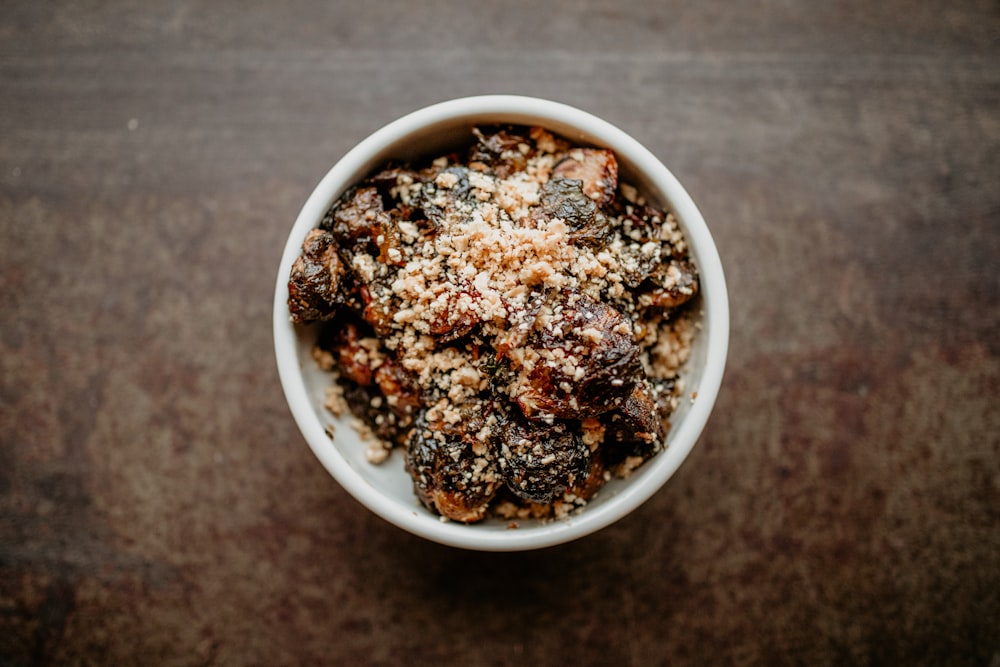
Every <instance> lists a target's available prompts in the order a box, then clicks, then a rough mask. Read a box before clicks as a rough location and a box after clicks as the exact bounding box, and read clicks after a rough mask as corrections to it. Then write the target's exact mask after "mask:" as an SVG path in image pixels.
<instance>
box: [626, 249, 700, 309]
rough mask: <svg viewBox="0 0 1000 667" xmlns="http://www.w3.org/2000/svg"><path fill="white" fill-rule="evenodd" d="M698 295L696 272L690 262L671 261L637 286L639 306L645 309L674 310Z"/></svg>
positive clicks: (662, 265) (658, 267) (660, 266)
mask: <svg viewBox="0 0 1000 667" xmlns="http://www.w3.org/2000/svg"><path fill="white" fill-rule="evenodd" d="M697 293H698V272H697V270H696V269H695V268H694V265H693V264H691V263H690V262H685V261H682V260H671V261H669V262H664V263H662V264H660V265H659V266H657V267H656V270H655V271H654V272H653V274H652V275H651V276H650V277H649V278H648V279H647V280H646V281H645V282H644V283H643V284H642V285H640V286H639V290H638V297H639V298H638V301H639V305H640V306H643V307H647V308H676V307H677V306H679V305H681V304H683V303H685V302H687V301H690V300H691V299H692V298H694V296H695V295H696V294H697Z"/></svg>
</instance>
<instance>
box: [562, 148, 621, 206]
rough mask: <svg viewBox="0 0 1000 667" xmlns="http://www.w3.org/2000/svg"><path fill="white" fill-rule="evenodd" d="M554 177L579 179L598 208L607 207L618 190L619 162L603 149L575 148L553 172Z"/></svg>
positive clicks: (585, 192)
mask: <svg viewBox="0 0 1000 667" xmlns="http://www.w3.org/2000/svg"><path fill="white" fill-rule="evenodd" d="M552 176H553V177H560V178H569V179H577V180H579V181H581V182H582V184H583V192H584V194H586V195H587V196H588V197H590V199H592V200H593V201H595V202H596V203H597V205H598V206H607V205H608V204H610V203H611V201H612V200H613V199H614V197H615V190H617V189H618V161H617V160H616V159H615V154H614V153H612V152H611V151H609V150H605V149H603V148H575V149H573V150H571V151H570V152H569V155H568V156H567V157H566V158H564V159H563V160H562V161H560V162H559V164H557V165H556V166H555V169H553V170H552Z"/></svg>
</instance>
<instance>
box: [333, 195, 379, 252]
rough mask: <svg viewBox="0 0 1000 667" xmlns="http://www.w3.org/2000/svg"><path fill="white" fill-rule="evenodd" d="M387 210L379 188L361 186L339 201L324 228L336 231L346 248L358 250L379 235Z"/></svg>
mask: <svg viewBox="0 0 1000 667" xmlns="http://www.w3.org/2000/svg"><path fill="white" fill-rule="evenodd" d="M384 213H385V211H384V210H383V208H382V195H380V194H379V191H378V189H377V188H374V187H362V188H357V189H356V190H354V191H353V192H348V193H346V194H345V195H343V196H342V197H341V198H340V200H338V202H337V203H336V204H335V205H334V207H333V208H332V209H331V211H330V213H328V214H327V216H326V217H325V218H323V222H322V223H320V227H321V228H322V229H327V230H329V231H330V232H332V233H333V235H334V237H335V238H336V239H337V241H338V242H339V243H340V244H341V246H342V247H343V248H345V249H351V250H352V251H355V252H356V251H358V250H360V248H361V247H363V246H364V245H365V244H367V243H369V242H371V241H373V240H374V239H375V237H376V236H377V235H378V228H379V225H380V218H381V217H382V215H383V214H384Z"/></svg>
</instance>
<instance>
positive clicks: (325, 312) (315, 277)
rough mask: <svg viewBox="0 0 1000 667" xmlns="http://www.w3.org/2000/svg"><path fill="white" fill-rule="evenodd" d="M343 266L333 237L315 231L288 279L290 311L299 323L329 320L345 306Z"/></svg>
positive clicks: (307, 241)
mask: <svg viewBox="0 0 1000 667" xmlns="http://www.w3.org/2000/svg"><path fill="white" fill-rule="evenodd" d="M343 275H344V265H343V263H342V262H341V261H340V257H339V256H338V255H337V242H336V241H335V240H334V238H333V235H332V234H330V233H329V232H327V231H324V230H322V229H313V230H311V231H310V232H309V233H308V234H306V238H305V240H304V241H303V242H302V252H301V254H299V256H298V257H296V258H295V262H294V263H293V264H292V271H291V274H290V275H289V278H288V311H289V313H291V316H292V320H293V321H294V322H297V323H308V322H317V321H321V320H328V319H330V318H332V317H333V316H334V315H335V314H336V313H337V306H338V305H339V304H340V303H342V302H343V299H342V295H341V289H340V288H341V279H342V277H343Z"/></svg>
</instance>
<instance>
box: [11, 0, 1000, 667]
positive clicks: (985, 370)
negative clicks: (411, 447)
mask: <svg viewBox="0 0 1000 667" xmlns="http://www.w3.org/2000/svg"><path fill="white" fill-rule="evenodd" d="M147 4H150V3H145V2H135V1H132V0H116V1H113V2H112V1H108V2H102V1H99V0H90V1H80V2H51V3H42V2H33V1H28V0H24V1H21V0H15V1H13V2H6V3H4V6H3V9H2V11H0V324H2V329H0V367H2V378H0V665H34V664H57V663H59V664H82V665H90V664H93V665H98V664H101V665H153V664H156V665H202V664H215V665H243V664H257V665H303V664H321V663H336V662H339V663H341V664H361V663H368V664H375V665H402V664H419V663H423V664H469V665H481V664H482V665H494V664H495V665H501V664H524V665H531V664H561V665H597V664H607V665H633V666H637V665H650V664H667V663H670V664H675V665H681V664H691V665H719V664H810V665H814V664H860V665H865V664H868V665H879V664H889V665H899V664H959V665H992V666H993V667H996V666H997V665H1000V632H998V626H1000V509H998V507H1000V463H998V454H1000V409H998V395H1000V295H998V269H1000V185H998V184H1000V6H998V5H997V3H996V2H995V1H993V0H983V1H981V2H975V1H972V0H960V1H958V2H936V3H935V2H906V1H903V0H890V1H888V2H879V3H870V2H862V1H858V2H810V1H807V0H799V1H796V0H786V1H758V2H745V3H724V2H677V3H648V2H635V3H622V2H620V1H615V0H608V1H605V0H592V1H589V2H579V3H570V2H557V3H544V2H539V1H537V0H536V1H515V2H502V3H500V2H494V3H448V2H421V3H417V2H381V3H377V4H376V3H360V2H358V3H346V2H345V3H328V2H319V1H315V2H306V1H302V2H292V3H279V2H263V1H260V0H258V1H255V2H236V1H229V0H226V1H219V2H212V3H208V2H205V3H199V2H191V1H186V0H185V1H179V2H173V3H160V5H161V6H159V7H153V6H149V7H147ZM485 92H504V93H523V94H531V95H538V96H543V97H548V98H552V99H555V100H559V101H564V102H568V103H570V104H574V105H577V106H579V107H582V108H584V109H586V110H588V111H591V112H593V113H595V114H597V115H599V116H602V117H604V118H606V119H607V120H609V121H611V122H612V123H614V124H616V125H618V126H620V127H622V128H623V129H624V130H626V131H627V132H629V133H631V134H633V135H634V136H635V137H637V138H638V139H639V140H640V141H642V142H644V143H645V144H646V145H647V146H649V147H650V149H652V150H653V152H654V153H656V154H657V155H658V156H659V157H660V158H661V159H662V160H663V161H664V162H665V163H666V164H667V165H668V166H669V167H670V168H671V169H672V170H673V171H674V173H675V174H676V175H677V176H678V177H679V178H680V179H681V181H682V182H683V183H685V185H686V186H687V187H688V189H689V191H690V192H691V194H692V196H693V197H694V199H695V200H696V201H697V202H698V203H699V205H700V207H701V209H702V212H703V213H704V215H705V218H706V219H707V220H708V223H709V225H710V227H711V229H712V230H713V233H714V235H715V238H716V241H717V243H718V246H719V250H720V253H721V255H722V260H723V263H724V265H725V268H726V271H727V275H728V279H729V283H730V294H731V303H732V320H733V322H732V324H733V326H732V345H731V350H730V361H729V365H728V368H727V375H726V379H725V382H724V385H723V388H722V392H721V395H720V397H719V401H718V404H717V406H716V410H715V412H714V414H713V417H712V419H711V421H710V423H709V425H708V428H707V430H706V432H705V434H704V437H703V438H702V440H701V442H700V444H699V445H698V446H697V447H696V448H695V450H694V452H693V454H692V455H691V457H690V458H689V459H688V461H687V462H686V463H685V464H684V466H683V467H682V468H681V470H680V471H679V473H678V474H677V475H676V476H675V477H674V478H673V479H672V480H671V481H670V483H669V484H668V485H667V486H666V487H665V488H664V489H663V490H662V491H661V492H660V493H659V494H658V495H657V496H656V497H655V498H654V499H653V500H651V501H650V502H649V503H647V504H646V505H645V506H643V507H642V508H641V509H639V510H638V511H636V512H635V513H634V514H633V515H631V516H629V517H628V518H626V519H625V520H623V521H622V522H620V523H619V524H617V525H615V526H613V527H611V528H608V529H606V530H604V531H603V532H601V533H599V534H597V535H594V536H592V537H589V538H587V539H583V540H580V541H579V542H577V543H574V544H570V545H566V546H562V547H557V548H553V549H549V550H545V551H540V552H533V553H525V554H512V555H496V554H493V555H490V554H478V553H467V552H462V551H457V550H452V549H449V548H444V547H440V546H437V545H435V544H431V543H428V542H425V541H422V540H420V539H418V538H415V537H411V536H409V535H408V534H406V533H403V532H401V531H400V530H397V529H396V528H394V527H392V526H390V525H388V524H386V523H385V522H383V521H382V520H380V519H378V518H376V517H374V516H373V515H372V514H370V513H368V512H367V511H366V510H364V509H363V508H362V507H361V506H360V505H358V504H357V503H356V502H355V501H354V500H353V499H351V498H350V497H349V496H348V495H347V494H346V493H345V492H344V491H343V490H342V489H341V488H340V487H339V486H337V484H336V483H335V482H334V481H333V480H332V479H331V478H330V477H329V476H328V475H327V473H326V472H325V471H324V470H323V468H322V467H321V466H320V465H319V463H318V462H317V461H316V460H315V459H314V457H313V455H312V454H311V453H310V451H309V449H308V448H307V446H306V445H305V443H304V441H303V439H302V437H301V436H300V435H299V433H298V431H297V430H296V427H295V425H294V423H293V421H292V418H291V416H290V414H289V412H288V409H287V407H286V405H285V403H284V399H283V397H282V394H281V390H280V387H279V385H278V380H277V374H276V370H275V364H274V361H273V353H272V347H271V334H270V309H271V295H272V290H273V284H274V278H275V273H274V272H275V270H276V267H277V264H278V260H279V255H280V252H281V249H282V245H283V243H284V237H285V235H286V234H287V233H288V231H289V229H290V226H291V224H292V221H293V220H294V218H295V216H296V214H297V212H298V209H299V208H300V206H301V205H302V203H303V202H304V201H305V198H306V196H307V195H308V193H309V192H310V190H311V189H312V187H313V186H314V185H315V183H316V182H317V181H318V180H319V178H320V177H321V176H322V175H323V174H324V173H325V171H326V170H327V169H328V168H329V167H330V166H331V165H332V164H333V163H334V162H335V161H336V160H337V159H338V158H339V157H340V156H341V155H342V154H343V153H344V152H345V151H346V150H347V149H349V148H350V147H351V146H352V145H353V144H354V143H356V142H357V141H358V140H360V139H361V138H363V137H364V136H366V135H367V134H368V133H370V132H371V131H373V130H375V129H376V128H378V127H379V126H381V125H382V124H384V123H385V122H388V121H390V120H392V119H394V118H396V117H398V116H400V115H402V114H404V113H406V112H408V111H411V110H413V109H416V108H418V107H420V106H423V105H425V104H428V103H432V102H436V101H440V100H443V99H447V98H451V97H458V96H462V95H467V94H476V93H485Z"/></svg>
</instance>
